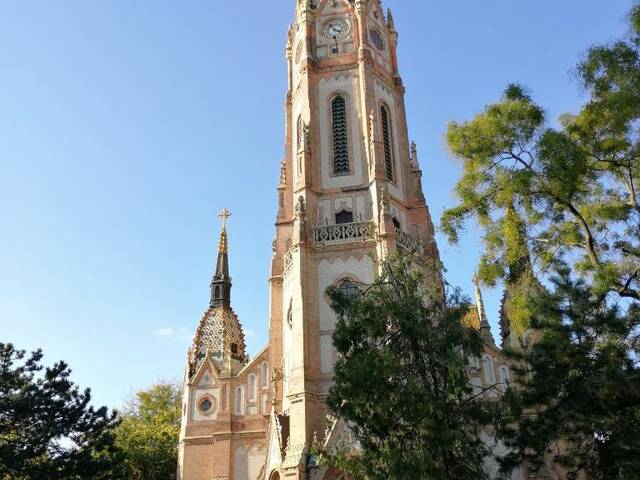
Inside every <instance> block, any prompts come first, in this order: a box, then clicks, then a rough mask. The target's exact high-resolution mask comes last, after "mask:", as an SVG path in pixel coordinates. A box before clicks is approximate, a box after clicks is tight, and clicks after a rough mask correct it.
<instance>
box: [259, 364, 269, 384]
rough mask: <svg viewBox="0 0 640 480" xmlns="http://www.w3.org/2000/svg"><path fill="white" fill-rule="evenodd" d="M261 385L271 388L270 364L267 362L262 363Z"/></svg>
mask: <svg viewBox="0 0 640 480" xmlns="http://www.w3.org/2000/svg"><path fill="white" fill-rule="evenodd" d="M260 385H262V386H263V387H268V386H269V364H268V363H267V362H262V365H261V366H260Z"/></svg>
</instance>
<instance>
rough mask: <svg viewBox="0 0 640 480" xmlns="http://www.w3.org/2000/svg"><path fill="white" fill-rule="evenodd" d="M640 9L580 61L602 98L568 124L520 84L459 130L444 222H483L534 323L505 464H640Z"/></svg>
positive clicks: (452, 136)
mask: <svg viewBox="0 0 640 480" xmlns="http://www.w3.org/2000/svg"><path fill="white" fill-rule="evenodd" d="M629 19H630V26H631V30H630V32H629V34H628V35H627V36H626V37H625V38H623V39H620V40H618V41H616V42H613V43H611V44H607V45H596V46H594V47H592V48H591V49H590V50H589V51H588V52H587V54H586V56H585V57H584V59H583V60H582V61H581V62H580V64H579V66H578V78H579V80H580V82H581V86H582V87H583V88H584V90H585V91H586V93H587V95H588V100H587V102H586V103H585V105H584V106H583V107H582V108H581V109H580V111H579V112H578V113H577V114H574V115H564V116H562V117H561V119H560V125H559V127H558V128H552V127H550V126H549V125H548V124H547V122H546V114H545V112H544V110H543V109H542V107H540V106H539V105H537V104H536V103H535V102H534V100H533V98H532V96H531V95H530V94H529V93H528V92H526V90H525V89H524V88H523V87H521V86H518V85H510V86H509V87H508V88H507V89H506V91H505V94H504V97H503V98H502V100H501V101H499V102H498V103H495V104H492V105H489V106H487V107H486V108H485V110H484V111H483V112H482V113H480V114H479V115H477V116H476V117H475V118H473V119H472V120H470V121H468V122H464V123H452V124H451V125H450V126H449V129H448V133H447V141H448V145H449V148H450V149H451V152H452V153H453V154H454V156H455V157H457V158H458V159H459V160H461V161H462V163H463V173H462V177H461V179H460V180H459V182H458V184H457V187H456V192H457V195H458V198H459V200H460V201H459V203H458V205H456V206H454V207H453V208H451V209H449V210H447V211H446V212H445V213H444V215H443V217H442V226H443V229H444V231H445V232H446V234H447V235H448V236H449V239H450V240H451V241H453V242H456V241H457V240H458V236H459V233H460V231H461V230H462V229H463V228H464V226H465V224H466V223H467V222H468V221H469V220H470V219H474V220H476V221H477V223H478V224H479V225H480V226H481V228H482V229H483V240H484V251H483V255H482V258H481V260H480V265H479V274H480V277H481V278H482V280H483V281H484V282H485V283H487V284H489V285H495V284H496V283H497V282H500V281H502V282H505V283H506V285H507V296H506V300H507V301H506V305H505V307H506V308H505V311H506V313H507V314H508V316H509V320H511V324H512V327H515V329H513V328H512V331H514V332H515V333H516V334H518V335H519V336H520V337H523V336H524V333H525V332H526V331H527V330H529V331H531V330H533V332H534V333H533V334H532V337H531V338H532V339H534V340H535V342H533V343H529V345H528V348H525V349H523V350H518V351H517V352H515V351H512V352H510V354H511V356H512V357H513V359H514V360H515V361H516V362H518V364H519V365H520V371H519V381H520V384H521V387H522V388H521V389H520V390H519V391H517V392H516V391H514V392H511V393H510V394H509V396H508V403H507V406H508V409H507V413H508V415H507V416H506V418H505V421H504V422H505V423H504V424H503V426H502V434H503V435H504V436H505V439H506V440H507V442H508V443H509V445H510V446H511V447H513V449H514V450H513V452H512V454H510V455H508V456H507V457H506V458H505V459H504V462H503V467H504V468H505V470H508V469H509V468H511V467H514V466H516V465H517V464H518V463H519V462H521V461H522V460H523V459H527V460H529V461H530V463H531V464H532V465H533V466H534V467H536V466H538V465H541V464H542V463H543V460H544V457H545V456H546V457H551V458H552V459H553V460H555V461H556V462H558V463H559V464H560V465H562V466H563V467H564V468H565V469H566V471H567V472H568V475H569V477H568V478H577V477H578V476H579V475H586V477H587V478H593V479H605V478H606V479H619V480H621V479H631V478H638V476H639V473H638V472H639V469H640V461H638V460H637V459H638V458H640V457H639V456H638V452H639V450H638V448H639V446H640V444H639V443H638V440H637V439H638V438H640V436H639V434H640V430H639V427H640V424H639V423H638V415H639V412H640V410H639V409H640V396H639V388H640V386H639V385H638V383H639V382H640V370H639V366H640V365H639V364H638V359H639V356H638V334H639V329H638V311H639V308H640V306H639V304H640V195H639V191H638V182H639V181H640V143H639V139H640V137H639V130H638V129H639V127H640V4H637V5H636V6H635V7H634V8H633V9H632V11H631V13H630V16H629ZM525 344H526V342H523V343H522V345H525Z"/></svg>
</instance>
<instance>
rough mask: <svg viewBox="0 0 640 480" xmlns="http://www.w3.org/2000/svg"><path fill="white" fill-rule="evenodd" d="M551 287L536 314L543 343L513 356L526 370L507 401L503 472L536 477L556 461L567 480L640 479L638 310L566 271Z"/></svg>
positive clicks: (539, 298)
mask: <svg viewBox="0 0 640 480" xmlns="http://www.w3.org/2000/svg"><path fill="white" fill-rule="evenodd" d="M551 282H552V285H553V288H552V289H551V288H550V289H549V290H553V291H552V292H551V293H548V292H545V293H542V294H540V295H538V296H537V297H534V301H535V305H533V308H532V311H533V312H535V313H534V316H533V323H532V327H533V328H534V329H537V330H539V331H540V332H541V333H542V335H540V337H539V339H538V341H537V342H535V343H534V344H533V345H532V346H531V349H530V350H526V351H524V352H511V355H512V357H513V358H515V359H517V360H521V362H518V363H519V364H520V365H526V367H524V368H522V367H521V368H520V369H519V370H517V374H518V380H519V385H520V387H521V388H518V389H514V390H510V391H509V392H508V395H507V396H506V402H505V408H504V410H503V412H504V416H503V419H502V421H503V425H502V428H500V433H501V436H502V437H503V438H504V440H505V443H506V445H507V446H509V447H511V448H512V451H511V453H510V454H508V455H507V456H506V457H505V458H503V459H501V463H502V468H503V470H504V471H511V470H512V469H513V468H515V467H518V466H519V465H522V463H523V462H524V461H525V460H526V461H527V462H528V463H529V464H530V465H531V466H532V468H533V469H534V470H536V469H537V468H539V467H540V466H541V465H542V464H543V461H544V458H545V457H548V456H551V457H552V458H553V460H554V461H555V462H556V463H558V464H560V465H561V466H563V467H564V469H565V471H566V472H567V473H568V475H567V478H569V479H575V478H578V474H579V473H581V472H582V473H586V474H587V475H588V478H592V479H602V480H605V479H606V480H623V479H624V480H632V479H637V478H640V370H639V369H638V365H637V358H638V355H639V354H640V351H639V349H638V346H639V344H638V327H639V326H640V305H638V304H637V303H635V304H632V305H631V306H629V308H620V306H619V305H612V304H611V303H610V302H607V301H606V296H603V295H598V294H596V293H595V292H594V290H593V288H591V287H590V286H589V285H588V284H587V283H586V282H585V281H583V280H576V279H573V278H571V275H570V271H569V270H568V269H564V270H562V271H560V272H559V274H557V275H556V276H554V277H553V278H552V279H551Z"/></svg>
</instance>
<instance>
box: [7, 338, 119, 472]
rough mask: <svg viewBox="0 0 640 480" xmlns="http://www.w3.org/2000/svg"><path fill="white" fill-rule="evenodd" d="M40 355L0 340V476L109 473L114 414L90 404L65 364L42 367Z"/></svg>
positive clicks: (113, 460) (111, 469)
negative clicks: (18, 348)
mask: <svg viewBox="0 0 640 480" xmlns="http://www.w3.org/2000/svg"><path fill="white" fill-rule="evenodd" d="M42 358H43V355H42V352H41V351H40V350H38V351H35V352H32V353H31V354H30V355H27V354H26V352H24V351H21V350H16V349H15V347H14V346H13V345H11V344H5V343H0V478H2V479H5V480H39V479H42V480H45V479H46V480H56V479H60V480H74V479H77V480H81V479H82V480H84V479H87V480H88V479H107V478H114V477H113V472H114V468H115V467H116V466H117V465H118V461H119V457H118V455H117V451H116V449H115V447H114V434H113V430H114V428H115V427H116V424H117V418H116V414H115V413H109V412H108V411H107V409H106V408H105V407H102V408H100V409H97V410H95V409H94V408H93V407H92V406H90V402H91V394H90V391H89V390H88V389H87V390H85V391H84V392H80V391H79V389H78V387H77V386H75V385H74V384H73V382H71V380H70V379H69V376H70V373H71V371H70V370H69V367H68V366H67V364H65V363H64V362H58V363H56V364H55V365H53V366H52V367H47V368H45V367H43V366H42V364H41V360H42Z"/></svg>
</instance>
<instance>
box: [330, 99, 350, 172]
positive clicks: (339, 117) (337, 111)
mask: <svg viewBox="0 0 640 480" xmlns="http://www.w3.org/2000/svg"><path fill="white" fill-rule="evenodd" d="M331 121H332V127H333V173H334V175H349V135H348V133H347V102H346V100H345V99H344V97H343V96H341V95H338V96H337V97H336V98H334V99H333V101H332V102H331Z"/></svg>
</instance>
